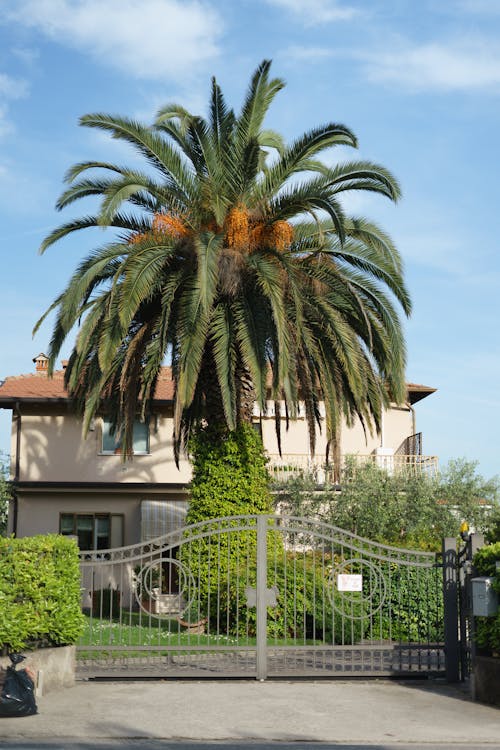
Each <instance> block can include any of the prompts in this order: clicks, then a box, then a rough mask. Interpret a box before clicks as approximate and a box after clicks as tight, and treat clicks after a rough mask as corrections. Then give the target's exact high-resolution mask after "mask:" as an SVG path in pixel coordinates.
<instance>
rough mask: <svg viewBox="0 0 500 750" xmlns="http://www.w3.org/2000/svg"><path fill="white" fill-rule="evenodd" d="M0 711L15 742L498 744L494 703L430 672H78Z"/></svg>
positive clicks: (479, 748)
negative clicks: (22, 709) (429, 677)
mask: <svg viewBox="0 0 500 750" xmlns="http://www.w3.org/2000/svg"><path fill="white" fill-rule="evenodd" d="M38 708H39V713H38V714H37V715H36V716H30V717H24V718H15V719H14V718H9V719H6V718H2V719H0V747H2V748H4V747H6V748H12V749H13V750H14V749H16V750H34V749H35V748H40V750H46V749H47V748H54V749H56V748H57V749H59V748H64V750H91V749H92V750H95V748H100V750H115V748H118V747H119V748H122V749H124V750H132V749H133V750H142V749H144V750H159V749H160V748H161V749H162V750H168V749H169V748H172V749H173V748H175V750H185V749H187V748H190V750H196V749H197V748H202V747H203V748H205V747H206V748H211V750H213V748H217V747H220V748H227V747H228V746H229V747H233V748H242V749H243V748H248V746H249V745H251V746H252V748H259V749H260V750H267V749H268V748H271V747H274V748H276V746H277V745H278V746H279V747H280V748H281V750H288V748H292V747H293V750H303V749H304V748H307V750H312V748H314V747H315V746H316V743H321V744H320V745H319V746H318V747H321V748H323V750H325V748H329V747H335V748H336V749H337V750H338V749H339V748H345V749H346V750H347V748H349V750H351V749H352V750H354V748H361V747H367V746H370V747H372V748H378V749H379V750H385V749H386V748H388V749H390V748H394V747H395V746H397V747H398V749H399V750H403V749H404V750H407V748H408V747H411V748H412V750H417V748H426V750H433V748H439V750H451V748H453V750H457V748H458V747H460V746H463V747H467V749H468V750H486V749H487V750H491V749H492V748H500V710H499V709H497V708H494V707H492V706H486V705H483V704H479V703H473V702H472V701H471V700H470V699H469V696H468V693H467V692H466V690H465V689H464V688H463V686H458V687H454V686H447V685H444V684H437V683H432V682H427V681H414V682H406V683H401V682H392V681H384V680H373V681H360V682H357V681H351V682H349V681H331V682H323V681H321V682H320V681H317V682H311V681H307V682H305V681H304V682H284V681H283V682H281V681H280V682H277V681H276V682H274V681H268V682H264V683H258V682H253V681H246V682H243V681H241V682H240V681H229V680H227V681H224V682H223V681H220V682H211V681H203V682H202V681H198V682H188V681H184V682H180V681H178V682H174V681H143V682H124V681H123V682H97V681H89V682H79V683H77V684H76V685H75V687H72V688H68V689H66V690H63V691H56V692H52V693H49V694H48V695H45V696H42V697H40V698H39V699H38Z"/></svg>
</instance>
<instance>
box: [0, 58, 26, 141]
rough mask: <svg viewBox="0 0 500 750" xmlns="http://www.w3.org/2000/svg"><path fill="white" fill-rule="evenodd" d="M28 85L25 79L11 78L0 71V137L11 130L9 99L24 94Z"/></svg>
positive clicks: (19, 97) (17, 97)
mask: <svg viewBox="0 0 500 750" xmlns="http://www.w3.org/2000/svg"><path fill="white" fill-rule="evenodd" d="M27 91H28V87H27V84H26V82H25V81H23V80H21V79H19V78H12V76H9V75H7V74H6V73H0V137H2V136H4V135H6V133H9V132H11V130H12V125H11V123H10V121H9V116H8V113H9V106H8V104H9V101H11V100H12V99H21V98H22V97H23V96H26V94H27Z"/></svg>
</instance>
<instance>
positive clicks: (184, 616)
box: [77, 516, 445, 679]
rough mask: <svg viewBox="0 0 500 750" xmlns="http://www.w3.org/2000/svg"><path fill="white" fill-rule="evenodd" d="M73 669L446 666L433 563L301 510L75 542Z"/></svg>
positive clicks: (243, 671)
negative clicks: (86, 547)
mask: <svg viewBox="0 0 500 750" xmlns="http://www.w3.org/2000/svg"><path fill="white" fill-rule="evenodd" d="M81 568H82V583H83V608H84V611H85V613H86V615H87V617H86V622H87V627H86V632H85V634H84V636H83V637H82V639H81V641H80V643H79V645H78V651H77V653H78V672H79V674H80V675H81V676H100V675H102V676H104V675H106V676H108V675H114V676H120V675H123V676H128V677H130V676H141V675H158V676H165V677H168V676H172V677H179V676H190V677H192V676H196V677H203V676H207V677H220V676H225V675H226V676H239V677H245V676H248V677H256V678H258V679H265V678H266V677H275V676H276V677H278V676H288V677H293V676H312V677H320V676H324V677H334V676H344V677H346V676H371V675H406V674H417V673H419V674H437V673H444V670H445V659H444V650H443V641H444V635H443V594H442V592H443V587H442V570H441V565H440V564H439V565H438V564H437V563H436V558H435V555H433V554H432V553H428V552H422V551H414V550H408V549H398V548H395V547H388V546H385V545H382V544H378V543H376V542H372V541H370V540H367V539H362V538H360V537H358V536H356V535H354V534H351V533H349V532H346V531H343V530H341V529H338V528H336V527H333V526H330V525H327V524H324V523H321V522H318V521H316V520H312V519H306V518H295V517H287V516H236V517H231V518H220V519H214V520H210V521H206V522H203V523H199V524H196V525H194V526H189V527H185V528H183V529H178V530H176V531H174V532H172V533H170V534H167V535H166V536H163V537H159V538H157V539H152V540H149V541H148V542H145V543H141V544H136V545H132V546H129V547H123V548H120V549H111V550H103V551H98V552H82V553H81Z"/></svg>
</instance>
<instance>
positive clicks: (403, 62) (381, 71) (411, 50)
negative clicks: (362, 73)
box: [356, 38, 500, 91]
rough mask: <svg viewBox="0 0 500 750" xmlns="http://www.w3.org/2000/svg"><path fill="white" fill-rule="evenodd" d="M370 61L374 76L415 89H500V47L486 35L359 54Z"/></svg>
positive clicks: (368, 69)
mask: <svg viewBox="0 0 500 750" xmlns="http://www.w3.org/2000/svg"><path fill="white" fill-rule="evenodd" d="M356 56H358V57H359V59H362V60H364V61H365V62H366V63H367V66H366V75H367V77H368V78H369V79H370V80H374V81H384V82H387V83H395V84H400V85H402V86H406V87H408V88H410V89H413V90H417V91H419V90H437V91H447V90H449V91H460V90H480V89H498V90H499V91H500V48H499V46H498V42H497V41H495V42H494V43H493V42H490V41H489V40H488V39H484V38H474V39H463V40H461V39H459V40H453V41H451V42H448V43H446V42H439V43H438V42H431V43H428V44H422V45H413V46H412V45H411V44H409V43H408V42H405V43H400V44H399V45H398V49H395V50H393V51H377V52H373V53H370V54H369V55H365V54H359V55H356Z"/></svg>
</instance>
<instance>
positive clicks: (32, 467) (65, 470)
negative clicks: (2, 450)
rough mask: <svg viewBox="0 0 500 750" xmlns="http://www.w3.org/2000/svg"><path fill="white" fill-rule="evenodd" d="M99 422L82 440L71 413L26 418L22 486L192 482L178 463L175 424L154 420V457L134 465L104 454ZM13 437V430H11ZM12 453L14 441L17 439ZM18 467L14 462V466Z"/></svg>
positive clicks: (35, 414) (137, 460)
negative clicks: (60, 483) (175, 455)
mask: <svg viewBox="0 0 500 750" xmlns="http://www.w3.org/2000/svg"><path fill="white" fill-rule="evenodd" d="M101 424H102V423H101V420H100V419H96V420H95V425H94V429H93V430H92V431H90V432H89V433H88V435H87V437H86V438H85V439H84V438H83V437H82V429H81V422H80V421H79V420H78V419H77V418H76V417H75V416H74V415H73V414H71V413H68V412H66V413H52V414H49V415H47V414H42V413H39V412H37V411H36V410H35V409H32V410H31V412H30V413H23V415H22V429H21V441H20V455H19V481H21V482H23V481H29V482H41V481H43V482H121V483H128V482H154V483H156V482H161V483H164V482H172V483H185V482H188V481H189V479H190V467H189V464H188V462H187V461H186V460H183V461H182V462H181V465H180V469H177V467H176V466H175V462H174V456H173V449H172V419H171V418H170V417H168V416H166V415H161V416H158V418H157V419H155V420H152V426H151V430H150V453H149V454H148V455H138V456H135V457H134V458H133V460H131V461H126V462H125V463H124V462H123V461H122V459H121V456H118V455H117V456H115V455H103V454H102V452H101V440H102V437H101ZM13 432H15V425H13ZM12 447H13V453H12V455H13V456H14V455H15V448H16V440H15V435H13V440H12ZM13 463H14V461H13Z"/></svg>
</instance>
